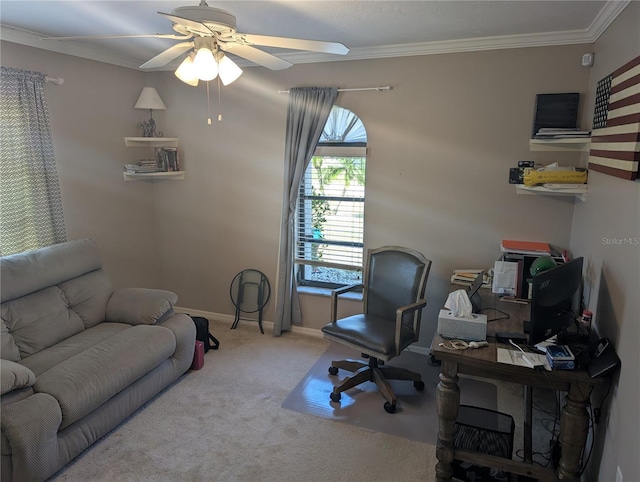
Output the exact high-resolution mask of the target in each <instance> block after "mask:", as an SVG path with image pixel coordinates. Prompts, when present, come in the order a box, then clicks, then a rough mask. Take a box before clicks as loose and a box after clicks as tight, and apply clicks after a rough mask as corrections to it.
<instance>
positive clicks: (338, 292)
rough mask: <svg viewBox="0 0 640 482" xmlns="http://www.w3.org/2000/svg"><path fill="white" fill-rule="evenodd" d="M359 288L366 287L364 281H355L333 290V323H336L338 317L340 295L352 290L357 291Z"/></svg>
mask: <svg viewBox="0 0 640 482" xmlns="http://www.w3.org/2000/svg"><path fill="white" fill-rule="evenodd" d="M358 288H364V285H363V284H362V283H355V284H352V285H348V286H343V287H342V288H336V289H335V290H332V291H331V323H335V322H336V320H337V319H338V318H337V316H338V296H340V295H342V294H345V293H349V292H350V291H355V290H356V289H358Z"/></svg>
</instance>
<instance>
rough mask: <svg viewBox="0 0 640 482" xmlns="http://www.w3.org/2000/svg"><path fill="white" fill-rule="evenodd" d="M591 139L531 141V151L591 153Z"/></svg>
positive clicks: (564, 138)
mask: <svg viewBox="0 0 640 482" xmlns="http://www.w3.org/2000/svg"><path fill="white" fill-rule="evenodd" d="M590 145H591V139H590V138H589V137H561V138H557V139H530V140H529V150H530V151H556V152H557V151H573V152H589V146H590Z"/></svg>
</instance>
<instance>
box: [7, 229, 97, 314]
mask: <svg viewBox="0 0 640 482" xmlns="http://www.w3.org/2000/svg"><path fill="white" fill-rule="evenodd" d="M100 268H102V259H101V258H100V253H99V252H98V248H97V246H96V245H95V243H94V242H93V241H92V240H90V239H78V240H74V241H68V242H66V243H61V244H55V245H53V246H48V247H46V248H41V249H37V250H35V251H26V252H24V253H17V254H12V255H10V256H4V257H2V258H0V286H2V291H0V301H1V302H2V303H4V302H5V301H9V300H13V299H16V298H20V297H22V296H25V295H28V294H30V293H33V292H36V291H40V290H42V289H44V288H47V287H49V286H54V285H57V284H60V283H62V282H63V281H67V280H70V279H73V278H77V277H78V276H80V275H83V274H85V273H89V272H90V271H95V270H97V269H100Z"/></svg>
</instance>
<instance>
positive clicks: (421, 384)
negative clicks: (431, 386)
mask: <svg viewBox="0 0 640 482" xmlns="http://www.w3.org/2000/svg"><path fill="white" fill-rule="evenodd" d="M413 388H415V389H416V390H418V391H422V390H424V382H423V381H422V380H419V381H417V382H413Z"/></svg>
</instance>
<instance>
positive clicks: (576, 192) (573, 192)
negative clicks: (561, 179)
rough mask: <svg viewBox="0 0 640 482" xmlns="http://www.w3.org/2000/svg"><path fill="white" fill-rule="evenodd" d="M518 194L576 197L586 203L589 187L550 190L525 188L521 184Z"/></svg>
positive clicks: (534, 187) (535, 187) (517, 189)
mask: <svg viewBox="0 0 640 482" xmlns="http://www.w3.org/2000/svg"><path fill="white" fill-rule="evenodd" d="M516 193H518V194H533V195H546V196H575V197H577V198H578V199H580V200H581V201H586V200H587V185H586V184H585V186H584V188H576V189H548V188H546V187H543V186H524V185H521V184H517V185H516Z"/></svg>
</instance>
